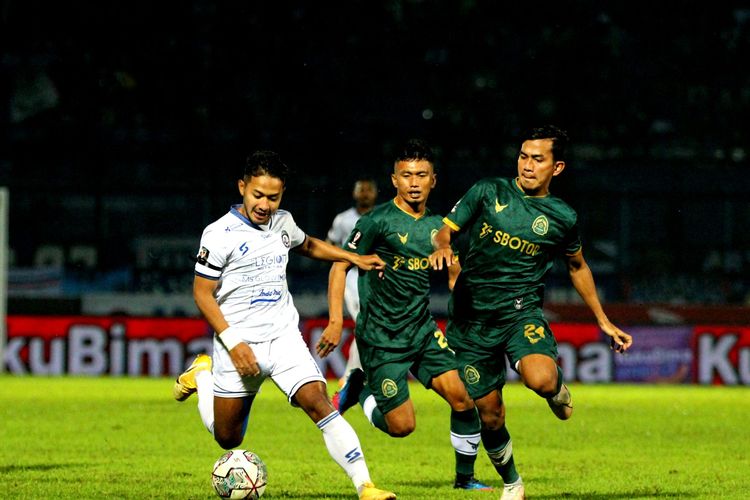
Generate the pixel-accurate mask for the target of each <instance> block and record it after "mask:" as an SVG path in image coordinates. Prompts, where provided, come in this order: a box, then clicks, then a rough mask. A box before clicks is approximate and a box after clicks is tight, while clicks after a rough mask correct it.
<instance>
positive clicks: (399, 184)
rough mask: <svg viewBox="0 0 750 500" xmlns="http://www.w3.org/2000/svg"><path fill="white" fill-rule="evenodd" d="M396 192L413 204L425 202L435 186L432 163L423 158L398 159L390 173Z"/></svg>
mask: <svg viewBox="0 0 750 500" xmlns="http://www.w3.org/2000/svg"><path fill="white" fill-rule="evenodd" d="M391 180H392V181H393V187H395V188H396V194H397V196H398V197H399V198H401V199H402V200H404V201H405V202H407V203H409V204H411V205H414V204H420V203H425V202H426V201H427V197H428V196H430V191H432V188H434V187H435V172H434V170H433V168H432V164H431V163H430V162H428V161H425V160H419V161H400V162H398V163H396V166H395V168H394V172H393V174H391Z"/></svg>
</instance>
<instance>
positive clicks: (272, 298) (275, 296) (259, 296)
mask: <svg viewBox="0 0 750 500" xmlns="http://www.w3.org/2000/svg"><path fill="white" fill-rule="evenodd" d="M280 298H281V290H279V289H270V290H269V289H265V288H261V289H260V290H258V292H257V293H256V294H255V297H253V298H252V300H251V301H250V304H256V303H258V302H278V300H279V299H280Z"/></svg>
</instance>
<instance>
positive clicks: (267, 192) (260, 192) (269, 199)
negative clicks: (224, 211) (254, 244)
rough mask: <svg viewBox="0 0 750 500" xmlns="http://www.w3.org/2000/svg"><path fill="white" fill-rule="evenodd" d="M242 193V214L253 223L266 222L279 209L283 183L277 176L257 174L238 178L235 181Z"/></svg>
mask: <svg viewBox="0 0 750 500" xmlns="http://www.w3.org/2000/svg"><path fill="white" fill-rule="evenodd" d="M237 185H238V187H239V189H240V194H241V195H242V209H243V210H244V213H243V214H242V215H244V216H245V217H247V218H248V219H250V221H251V222H254V223H255V224H268V220H269V219H270V218H271V216H272V215H273V214H274V212H276V210H278V209H279V205H280V204H281V196H282V195H283V194H284V183H283V182H282V181H281V179H279V178H278V177H271V176H270V175H257V176H254V177H250V178H245V179H240V180H239V181H238V183H237Z"/></svg>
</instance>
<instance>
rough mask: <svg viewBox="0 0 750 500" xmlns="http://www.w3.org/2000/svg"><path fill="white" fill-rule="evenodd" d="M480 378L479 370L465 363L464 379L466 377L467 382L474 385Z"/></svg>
mask: <svg viewBox="0 0 750 500" xmlns="http://www.w3.org/2000/svg"><path fill="white" fill-rule="evenodd" d="M480 378H481V377H480V376H479V370H477V369H476V368H474V367H473V366H471V365H466V368H464V379H466V383H467V384H469V385H474V384H476V383H477V382H479V379H480Z"/></svg>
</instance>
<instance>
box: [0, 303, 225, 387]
mask: <svg viewBox="0 0 750 500" xmlns="http://www.w3.org/2000/svg"><path fill="white" fill-rule="evenodd" d="M211 348H212V339H211V336H210V331H209V328H208V325H207V324H206V322H205V321H203V320H200V319H191V318H175V319H166V318H100V317H87V316H64V317H45V316H9V317H8V343H7V345H6V346H5V352H4V363H5V369H6V371H8V372H9V373H12V374H18V375H24V374H34V375H63V374H71V375H115V376H117V375H133V376H139V375H150V376H161V375H174V374H178V373H180V372H182V370H183V369H184V367H185V364H186V362H188V361H190V360H191V359H192V357H193V356H195V354H198V353H201V352H211Z"/></svg>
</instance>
